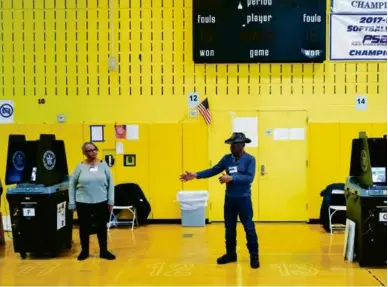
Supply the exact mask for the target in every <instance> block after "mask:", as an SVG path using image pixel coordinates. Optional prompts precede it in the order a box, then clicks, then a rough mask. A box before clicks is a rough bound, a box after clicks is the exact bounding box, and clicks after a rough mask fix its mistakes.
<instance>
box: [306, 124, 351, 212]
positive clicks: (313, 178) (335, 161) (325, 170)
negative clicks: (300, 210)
mask: <svg viewBox="0 0 388 287" xmlns="http://www.w3.org/2000/svg"><path fill="white" fill-rule="evenodd" d="M339 141H340V125H339V124H324V123H313V124H310V126H309V140H308V144H309V147H308V153H309V164H308V195H309V200H308V212H309V218H319V211H320V206H321V202H322V198H321V197H320V192H321V191H322V190H323V189H324V188H325V187H326V186H327V185H328V184H331V183H335V182H344V179H343V178H341V177H340V176H339V171H340V169H339V167H340V149H339V147H340V143H339Z"/></svg>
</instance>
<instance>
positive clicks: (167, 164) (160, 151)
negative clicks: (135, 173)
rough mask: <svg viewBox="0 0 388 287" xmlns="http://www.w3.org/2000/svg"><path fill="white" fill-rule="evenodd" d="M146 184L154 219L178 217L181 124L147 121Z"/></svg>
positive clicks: (180, 171) (180, 187) (180, 185)
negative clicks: (148, 122)
mask: <svg viewBox="0 0 388 287" xmlns="http://www.w3.org/2000/svg"><path fill="white" fill-rule="evenodd" d="M149 171H150V178H149V186H150V190H151V195H150V200H151V202H152V203H151V205H152V217H153V218H154V219H166V218H170V219H172V218H180V211H179V204H178V202H176V194H177V192H179V191H180V190H182V184H181V182H180V181H179V175H180V174H181V173H182V126H181V125H180V124H174V123H172V124H152V125H150V141H149Z"/></svg>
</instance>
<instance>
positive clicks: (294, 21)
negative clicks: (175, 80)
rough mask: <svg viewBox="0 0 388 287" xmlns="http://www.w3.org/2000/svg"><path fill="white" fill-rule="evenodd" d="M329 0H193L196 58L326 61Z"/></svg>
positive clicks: (206, 60)
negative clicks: (327, 1) (327, 3)
mask: <svg viewBox="0 0 388 287" xmlns="http://www.w3.org/2000/svg"><path fill="white" fill-rule="evenodd" d="M325 59H326V0H241V1H240V0H193V60H194V62H195V63H220V64H221V63H309V62H310V63H322V62H323V61H324V60H325Z"/></svg>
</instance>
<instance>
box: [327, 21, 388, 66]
mask: <svg viewBox="0 0 388 287" xmlns="http://www.w3.org/2000/svg"><path fill="white" fill-rule="evenodd" d="M329 50H330V56H329V58H330V60H333V61H348V60H351V61H386V60H387V15H383V14H353V15H350V14H331V15H330V48H329Z"/></svg>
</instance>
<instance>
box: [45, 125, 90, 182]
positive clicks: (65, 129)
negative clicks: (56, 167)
mask: <svg viewBox="0 0 388 287" xmlns="http://www.w3.org/2000/svg"><path fill="white" fill-rule="evenodd" d="M50 133H51V134H54V135H55V138H56V139H57V140H63V141H64V143H65V150H66V158H67V166H68V170H69V174H72V173H73V171H74V169H75V167H76V165H77V164H78V163H80V162H81V161H83V160H84V158H85V157H84V155H83V154H82V150H81V147H82V144H83V143H84V125H83V124H81V123H79V124H52V125H50Z"/></svg>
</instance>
